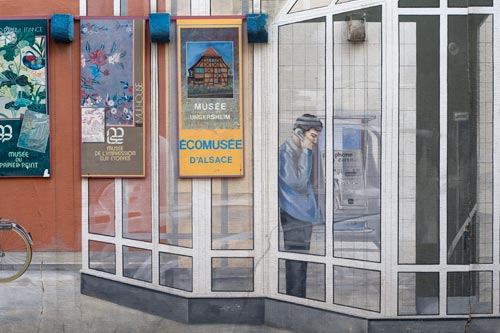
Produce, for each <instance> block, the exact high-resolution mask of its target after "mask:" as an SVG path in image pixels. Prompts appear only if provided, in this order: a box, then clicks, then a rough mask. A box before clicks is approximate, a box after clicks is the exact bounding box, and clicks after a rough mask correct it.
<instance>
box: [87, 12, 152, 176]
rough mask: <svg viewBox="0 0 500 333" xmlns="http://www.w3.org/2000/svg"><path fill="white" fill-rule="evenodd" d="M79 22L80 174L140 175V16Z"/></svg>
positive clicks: (142, 35) (142, 83)
mask: <svg viewBox="0 0 500 333" xmlns="http://www.w3.org/2000/svg"><path fill="white" fill-rule="evenodd" d="M80 23H81V25H80V36H81V38H80V41H81V62H80V67H81V72H80V73H81V77H80V87H81V90H80V101H81V104H80V105H81V108H80V110H81V135H82V136H81V142H82V176H84V177H143V176H144V175H145V169H144V165H145V163H144V159H145V152H144V121H145V119H146V117H145V108H144V96H145V95H144V82H143V80H144V73H143V71H144V21H143V20H133V19H127V18H112V19H82V20H81V21H80Z"/></svg>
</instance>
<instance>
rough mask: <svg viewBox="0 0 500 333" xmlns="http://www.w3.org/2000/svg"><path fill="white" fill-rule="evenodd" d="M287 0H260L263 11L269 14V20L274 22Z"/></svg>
mask: <svg viewBox="0 0 500 333" xmlns="http://www.w3.org/2000/svg"><path fill="white" fill-rule="evenodd" d="M255 1H258V0H255ZM287 2H288V0H260V7H261V12H262V13H264V14H267V16H268V20H267V21H268V22H272V21H273V19H274V18H275V16H276V15H278V13H279V11H280V10H281V8H283V6H284V5H285V4H286V3H287Z"/></svg>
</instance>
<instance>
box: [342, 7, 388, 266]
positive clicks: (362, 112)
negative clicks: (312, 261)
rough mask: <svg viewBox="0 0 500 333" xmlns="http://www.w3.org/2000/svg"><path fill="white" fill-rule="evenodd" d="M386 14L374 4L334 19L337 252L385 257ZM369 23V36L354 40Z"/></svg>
mask: <svg viewBox="0 0 500 333" xmlns="http://www.w3.org/2000/svg"><path fill="white" fill-rule="evenodd" d="M381 18H382V12H381V8H380V7H374V8H367V9H364V10H361V11H356V12H350V13H344V14H341V15H335V16H334V22H333V50H334V55H333V76H334V83H333V86H334V91H333V108H334V126H333V127H334V128H333V136H334V138H333V140H334V141H333V142H334V143H333V146H334V148H333V149H334V207H333V218H334V220H333V222H334V225H333V245H334V256H336V257H342V258H351V259H359V260H368V261H380V182H381V178H380V154H381V139H380V137H381V135H380V134H381V131H380V128H381V127H380V126H381V121H382V35H381V34H382V23H381ZM351 19H352V20H353V22H352V23H349V22H351ZM363 24H364V27H365V33H366V35H365V36H366V40H365V41H362V42H350V41H349V40H348V36H349V35H350V33H349V29H351V28H352V29H355V28H354V27H358V28H360V27H361V26H363ZM356 31H358V30H356Z"/></svg>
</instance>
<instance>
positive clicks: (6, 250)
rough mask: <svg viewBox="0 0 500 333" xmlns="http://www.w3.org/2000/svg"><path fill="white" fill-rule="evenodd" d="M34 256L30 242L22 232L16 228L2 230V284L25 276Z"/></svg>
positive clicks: (0, 234)
mask: <svg viewBox="0 0 500 333" xmlns="http://www.w3.org/2000/svg"><path fill="white" fill-rule="evenodd" d="M32 256H33V252H32V248H31V244H30V241H29V240H28V238H27V237H26V236H25V235H24V234H23V233H22V232H21V231H19V230H17V229H16V228H11V229H3V230H2V229H0V283H4V282H10V281H13V280H15V279H17V278H19V277H20V276H21V275H23V274H24V272H26V270H27V269H28V267H29V265H30V263H31V259H32Z"/></svg>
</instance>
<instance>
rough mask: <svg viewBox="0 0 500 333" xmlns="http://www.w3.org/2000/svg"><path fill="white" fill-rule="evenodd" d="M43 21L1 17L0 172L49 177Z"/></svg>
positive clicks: (9, 174)
mask: <svg viewBox="0 0 500 333" xmlns="http://www.w3.org/2000/svg"><path fill="white" fill-rule="evenodd" d="M47 25H48V23H47V20H0V176H10V177H26V176H34V177H49V176H50V145H49V144H48V142H49V134H50V123H49V109H48V107H47V105H48V97H47V96H48V91H47V66H48V62H47Z"/></svg>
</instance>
